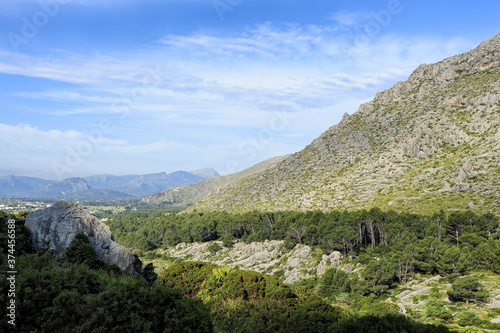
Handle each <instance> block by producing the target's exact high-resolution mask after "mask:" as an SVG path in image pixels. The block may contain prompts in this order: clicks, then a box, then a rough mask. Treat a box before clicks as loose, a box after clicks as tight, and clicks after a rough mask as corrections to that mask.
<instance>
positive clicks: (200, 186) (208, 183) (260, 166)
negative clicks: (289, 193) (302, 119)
mask: <svg viewBox="0 0 500 333" xmlns="http://www.w3.org/2000/svg"><path fill="white" fill-rule="evenodd" d="M288 156H289V155H285V156H279V157H273V158H270V159H267V160H265V161H262V162H260V163H257V164H256V165H254V166H252V167H250V168H248V169H245V170H242V171H240V172H236V173H232V174H230V175H226V176H221V177H211V178H208V179H204V180H202V181H199V182H197V183H194V184H192V185H187V186H180V187H176V188H171V189H167V190H165V191H162V192H160V193H157V194H155V195H153V196H150V197H148V198H144V199H142V201H141V202H140V203H139V204H138V206H139V207H140V206H146V207H149V208H158V207H162V208H165V207H175V208H186V207H188V206H191V205H193V204H195V203H197V202H198V201H199V200H200V199H201V198H203V197H204V196H205V195H207V194H209V193H210V192H212V191H213V190H215V189H217V188H218V187H221V186H224V185H227V184H230V183H232V182H236V181H238V180H241V179H243V178H245V177H249V176H252V175H254V174H257V173H260V172H262V171H265V170H267V169H269V168H271V167H273V166H274V165H276V164H277V163H279V162H281V161H283V160H284V159H285V158H287V157H288ZM193 172H194V171H193ZM203 174H205V175H209V174H208V173H206V172H204V173H203Z"/></svg>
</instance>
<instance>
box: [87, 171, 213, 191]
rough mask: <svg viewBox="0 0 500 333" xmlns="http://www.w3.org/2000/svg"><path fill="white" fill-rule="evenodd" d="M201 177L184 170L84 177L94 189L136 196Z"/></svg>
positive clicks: (195, 180)
mask: <svg viewBox="0 0 500 333" xmlns="http://www.w3.org/2000/svg"><path fill="white" fill-rule="evenodd" d="M202 179H205V178H204V177H202V176H199V175H196V174H193V173H190V172H186V171H176V172H172V173H169V174H167V173H165V172H161V173H154V174H148V175H127V176H113V175H97V176H91V177H85V180H87V181H88V182H89V184H91V185H92V186H93V187H94V188H96V189H103V190H114V191H119V192H123V193H127V194H130V195H133V196H136V197H146V196H149V195H152V194H155V193H158V192H161V191H163V190H165V189H167V188H174V187H178V186H184V185H190V184H193V183H196V182H198V181H200V180H202Z"/></svg>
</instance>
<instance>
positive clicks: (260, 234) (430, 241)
mask: <svg viewBox="0 0 500 333" xmlns="http://www.w3.org/2000/svg"><path fill="white" fill-rule="evenodd" d="M499 222H500V219H499V218H498V216H495V215H493V214H483V215H478V214H475V213H473V212H470V211H465V212H461V211H452V212H450V213H445V212H444V211H441V212H440V213H438V214H434V215H432V216H426V215H417V214H409V213H397V212H394V211H388V212H384V211H381V210H380V209H376V208H374V209H371V210H368V211H367V210H360V211H352V212H350V211H332V212H328V213H324V212H321V211H314V212H292V211H290V212H278V213H261V212H249V213H244V214H228V213H198V212H195V213H191V214H185V213H180V214H176V213H169V212H160V211H129V212H125V213H121V214H117V215H113V216H112V217H111V218H110V219H109V220H108V221H107V222H106V223H108V224H109V225H110V226H111V228H112V230H113V233H114V234H115V236H116V237H117V239H118V241H119V242H120V243H122V244H124V245H125V246H128V247H129V248H134V249H139V250H142V251H150V250H154V249H157V248H161V247H168V246H174V245H176V244H178V243H181V242H185V243H192V242H207V241H213V240H221V241H223V242H224V244H225V245H227V246H230V245H231V244H232V243H233V242H234V241H244V242H253V241H264V240H266V239H267V240H284V241H285V245H286V246H287V247H288V248H293V247H294V246H295V245H296V244H299V243H301V244H306V245H309V246H312V247H319V248H321V249H322V251H324V252H325V253H331V252H332V251H340V252H341V253H342V254H343V255H344V257H345V258H349V257H351V258H358V261H360V262H361V263H363V264H370V259H372V258H373V257H374V256H377V255H378V256H380V258H379V259H380V260H377V262H372V263H371V264H370V265H369V266H368V268H370V269H372V268H373V270H374V271H377V270H379V269H382V268H383V269H385V270H388V271H389V272H390V274H389V275H390V279H387V281H386V282H390V281H396V280H398V281H404V280H406V279H408V278H409V277H411V276H414V275H415V274H416V273H424V274H441V275H443V276H448V275H453V274H454V275H461V274H464V273H466V272H467V271H471V270H474V269H484V270H491V271H494V272H496V273H500V232H499ZM372 266H378V267H379V268H376V267H372ZM378 284H380V283H378ZM378 284H377V285H378Z"/></svg>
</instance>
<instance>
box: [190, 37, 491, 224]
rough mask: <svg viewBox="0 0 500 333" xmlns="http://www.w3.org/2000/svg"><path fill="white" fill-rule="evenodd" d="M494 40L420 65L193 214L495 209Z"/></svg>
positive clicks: (206, 199)
mask: <svg viewBox="0 0 500 333" xmlns="http://www.w3.org/2000/svg"><path fill="white" fill-rule="evenodd" d="M499 198H500V34H498V35H496V36H495V37H493V38H491V39H490V40H488V41H486V42H483V43H481V44H480V45H479V46H478V47H477V48H476V49H474V50H472V51H470V52H467V53H464V54H460V55H457V56H454V57H451V58H448V59H445V60H443V61H441V62H438V63H436V64H431V65H427V64H424V65H421V66H419V67H418V68H417V69H416V70H415V71H414V72H413V73H412V74H411V76H410V77H409V78H408V80H407V81H405V82H398V83H397V84H396V85H395V86H394V87H392V88H391V89H388V90H386V91H383V92H380V93H377V94H376V96H375V98H374V99H373V100H372V101H371V102H368V103H365V104H363V105H361V106H360V108H359V110H358V111H357V112H356V113H354V114H352V115H348V114H347V113H346V114H345V115H344V117H343V119H342V121H340V123H339V124H337V125H335V126H332V127H331V128H329V129H328V130H327V131H326V132H324V133H323V134H322V135H321V136H320V137H319V138H317V139H316V140H314V141H313V142H312V143H311V144H310V145H309V146H307V147H306V148H305V149H304V150H302V151H300V152H298V153H295V154H293V155H291V156H289V157H288V158H286V159H285V160H283V161H282V162H280V163H278V164H277V165H275V166H274V167H271V168H269V169H268V170H266V171H263V172H261V173H259V174H256V175H253V176H251V177H247V178H245V179H242V180H239V181H237V182H233V183H231V184H228V185H226V186H224V187H222V188H218V189H216V190H214V191H212V192H211V193H210V194H208V195H207V196H205V197H204V198H203V199H202V200H201V201H200V202H199V203H198V204H197V205H196V206H195V208H196V209H198V210H219V211H222V210H227V211H249V210H253V209H258V210H272V211H278V210H285V209H294V210H303V211H305V210H314V209H321V210H329V209H356V208H370V207H374V206H377V207H380V208H382V209H394V210H396V211H409V212H418V213H431V212H435V211H438V210H440V209H444V210H454V209H461V210H462V209H471V210H473V211H479V212H487V211H490V212H493V213H497V214H498V213H500V207H499V203H500V200H499Z"/></svg>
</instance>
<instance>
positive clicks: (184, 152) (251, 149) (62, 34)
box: [0, 0, 500, 180]
mask: <svg viewBox="0 0 500 333" xmlns="http://www.w3.org/2000/svg"><path fill="white" fill-rule="evenodd" d="M499 13H500V2H498V1H497V0H491V1H482V0H477V1H474V2H471V1H448V0H443V1H439V2H436V1H427V0H419V1H415V0H413V1H412V0H383V1H379V0H360V1H347V0H337V1H335V0H308V1H305V0H303V1H302V0H40V1H35V0H2V1H1V2H0V149H1V150H0V152H1V154H2V158H1V159H0V176H1V175H8V174H15V175H18V176H32V177H42V178H46V179H53V180H57V179H59V180H61V179H65V178H69V177H85V176H90V175H95V174H114V175H124V174H147V173H156V172H167V173H169V172H173V171H177V170H186V171H190V170H194V169H198V168H203V167H213V168H215V169H216V170H217V171H219V173H221V174H228V173H232V172H235V171H239V170H242V169H244V168H247V167H249V166H251V165H254V164H256V163H258V162H260V161H262V160H264V159H267V158H270V157H273V156H280V155H284V154H289V153H294V152H297V151H299V150H301V149H303V148H304V147H305V146H307V145H308V144H309V143H311V141H313V140H314V139H315V138H316V137H318V136H319V135H320V134H321V133H322V132H324V131H325V130H327V129H328V128H329V127H331V126H332V125H335V124H336V123H338V122H339V121H340V120H341V119H342V116H343V114H344V113H349V114H352V113H354V112H356V110H357V109H358V107H359V105H360V104H362V103H365V102H368V101H370V100H371V99H373V97H374V96H375V93H376V92H378V91H382V90H385V89H388V88H390V87H391V86H393V85H394V84H396V83H397V82H398V81H401V80H406V79H407V78H408V76H409V75H410V74H411V73H412V71H413V70H414V69H415V68H416V67H418V65H420V64H422V63H433V62H437V61H440V60H442V59H444V58H447V57H450V56H453V55H455V54H458V53H463V52H466V51H468V50H471V49H473V48H474V47H476V46H477V45H478V44H479V43H480V42H481V41H484V40H486V39H488V38H490V37H492V36H494V35H495V34H497V33H498V32H499V31H500V14H499Z"/></svg>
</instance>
